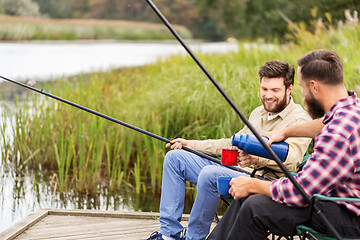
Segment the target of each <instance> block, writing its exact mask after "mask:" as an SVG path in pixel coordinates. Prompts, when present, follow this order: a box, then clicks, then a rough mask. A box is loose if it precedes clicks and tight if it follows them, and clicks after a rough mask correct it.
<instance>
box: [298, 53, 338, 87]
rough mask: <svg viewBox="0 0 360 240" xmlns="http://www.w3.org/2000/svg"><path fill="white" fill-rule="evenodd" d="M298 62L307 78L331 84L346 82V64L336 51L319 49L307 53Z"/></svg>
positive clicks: (304, 76)
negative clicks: (344, 75)
mask: <svg viewBox="0 0 360 240" xmlns="http://www.w3.org/2000/svg"><path fill="white" fill-rule="evenodd" d="M297 63H298V66H299V67H300V68H301V69H300V72H301V76H302V77H303V78H304V79H305V80H306V79H311V78H313V79H316V80H318V81H321V82H322V83H325V84H331V85H337V84H340V83H343V82H344V77H343V69H344V66H343V63H342V62H341V60H340V58H339V56H338V55H337V54H336V53H335V52H334V51H331V50H327V49H317V50H314V51H311V52H308V53H306V54H305V55H304V56H302V57H301V58H299V60H298V62H297Z"/></svg>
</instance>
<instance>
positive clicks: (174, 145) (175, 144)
mask: <svg viewBox="0 0 360 240" xmlns="http://www.w3.org/2000/svg"><path fill="white" fill-rule="evenodd" d="M183 146H184V147H188V148H191V149H194V147H195V144H194V141H193V140H186V139H182V138H176V139H174V140H172V141H170V143H167V144H166V145H165V147H167V148H168V147H170V148H171V149H181V148H182V147H183Z"/></svg>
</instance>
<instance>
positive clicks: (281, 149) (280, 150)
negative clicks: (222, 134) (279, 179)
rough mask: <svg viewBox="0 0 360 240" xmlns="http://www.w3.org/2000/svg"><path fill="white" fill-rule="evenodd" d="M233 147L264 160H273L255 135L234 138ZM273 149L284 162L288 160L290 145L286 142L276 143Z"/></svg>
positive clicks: (272, 145) (265, 139)
mask: <svg viewBox="0 0 360 240" xmlns="http://www.w3.org/2000/svg"><path fill="white" fill-rule="evenodd" d="M262 138H263V139H264V141H265V142H266V141H267V140H269V139H268V138H266V137H262ZM231 145H233V146H236V147H238V148H239V149H241V150H242V151H244V152H246V153H249V154H252V155H256V156H259V157H263V158H268V159H272V158H271V157H270V155H269V154H268V152H267V151H266V150H265V148H264V147H263V146H262V145H261V143H260V142H259V140H258V139H257V138H256V137H255V135H253V134H244V135H236V134H234V136H233V138H232V142H231ZM270 147H271V149H272V150H273V151H274V152H275V153H276V155H277V156H278V157H279V158H280V160H281V161H282V162H284V161H285V160H286V157H287V154H288V151H289V144H288V143H286V142H276V143H273V144H271V146H270Z"/></svg>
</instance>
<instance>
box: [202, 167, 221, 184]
mask: <svg viewBox="0 0 360 240" xmlns="http://www.w3.org/2000/svg"><path fill="white" fill-rule="evenodd" d="M218 170H219V166H215V165H208V166H205V167H204V168H203V169H201V171H200V174H199V178H198V184H197V185H198V186H201V185H207V186H213V187H217V177H218V174H216V173H217V172H218Z"/></svg>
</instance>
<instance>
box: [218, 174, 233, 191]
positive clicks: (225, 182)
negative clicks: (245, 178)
mask: <svg viewBox="0 0 360 240" xmlns="http://www.w3.org/2000/svg"><path fill="white" fill-rule="evenodd" d="M231 179H232V177H225V176H222V177H218V190H219V193H220V195H230V193H229V189H230V180H231Z"/></svg>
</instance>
